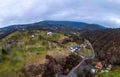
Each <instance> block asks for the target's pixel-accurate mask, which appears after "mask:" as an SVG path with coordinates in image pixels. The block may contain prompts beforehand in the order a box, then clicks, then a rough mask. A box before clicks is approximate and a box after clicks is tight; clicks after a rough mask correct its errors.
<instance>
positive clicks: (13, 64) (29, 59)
mask: <svg viewBox="0 0 120 77" xmlns="http://www.w3.org/2000/svg"><path fill="white" fill-rule="evenodd" d="M46 33H47V32H44V31H39V30H36V31H31V32H28V31H23V32H14V33H11V34H9V35H8V36H7V37H5V38H4V39H1V40H0V41H1V42H0V77H19V76H18V75H19V73H18V72H19V70H20V69H21V68H22V67H23V66H24V65H27V64H31V63H37V64H41V63H44V58H45V55H46V54H50V55H53V56H54V55H55V54H54V53H56V51H59V50H60V52H61V53H62V54H65V55H67V52H65V53H64V51H65V49H64V48H62V47H60V46H59V45H58V44H57V43H54V42H53V41H56V42H58V43H60V42H61V41H62V40H63V39H64V38H67V36H64V35H63V34H59V33H53V35H52V36H49V35H47V34H46ZM31 35H34V37H31ZM65 46H68V45H65ZM2 47H4V49H5V51H6V52H7V53H8V54H5V55H3V54H2ZM68 47H69V46H68Z"/></svg>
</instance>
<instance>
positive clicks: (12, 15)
mask: <svg viewBox="0 0 120 77" xmlns="http://www.w3.org/2000/svg"><path fill="white" fill-rule="evenodd" d="M0 4H1V5H0V27H4V26H8V25H13V24H26V23H33V22H38V21H42V20H70V21H80V22H88V23H96V24H101V25H104V26H106V27H120V22H119V21H120V16H119V14H120V1H119V0H91V1H90V0H0Z"/></svg>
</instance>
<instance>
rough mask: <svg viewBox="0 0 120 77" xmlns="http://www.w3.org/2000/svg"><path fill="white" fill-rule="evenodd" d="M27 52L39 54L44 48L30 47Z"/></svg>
mask: <svg viewBox="0 0 120 77" xmlns="http://www.w3.org/2000/svg"><path fill="white" fill-rule="evenodd" d="M28 51H31V52H33V51H37V52H41V51H45V48H44V47H38V48H36V47H31V48H28Z"/></svg>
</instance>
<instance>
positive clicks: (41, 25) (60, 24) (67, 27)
mask: <svg viewBox="0 0 120 77" xmlns="http://www.w3.org/2000/svg"><path fill="white" fill-rule="evenodd" d="M99 29H105V27H103V26H102V25H98V24H89V23H84V22H75V21H41V22H36V23H32V24H21V25H19V24H18V25H11V26H8V27H4V28H0V38H4V37H5V36H7V35H9V34H10V33H12V32H15V31H25V30H27V31H28V30H44V31H54V32H58V33H64V34H68V33H69V32H85V31H93V30H99Z"/></svg>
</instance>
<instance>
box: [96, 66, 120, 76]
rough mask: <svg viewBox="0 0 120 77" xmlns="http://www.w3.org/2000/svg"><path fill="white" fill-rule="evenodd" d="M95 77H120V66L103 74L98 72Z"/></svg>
mask: <svg viewBox="0 0 120 77" xmlns="http://www.w3.org/2000/svg"><path fill="white" fill-rule="evenodd" d="M95 77H120V66H116V67H115V68H114V69H113V70H112V71H110V72H106V73H101V72H98V73H97V74H96V75H95Z"/></svg>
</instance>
